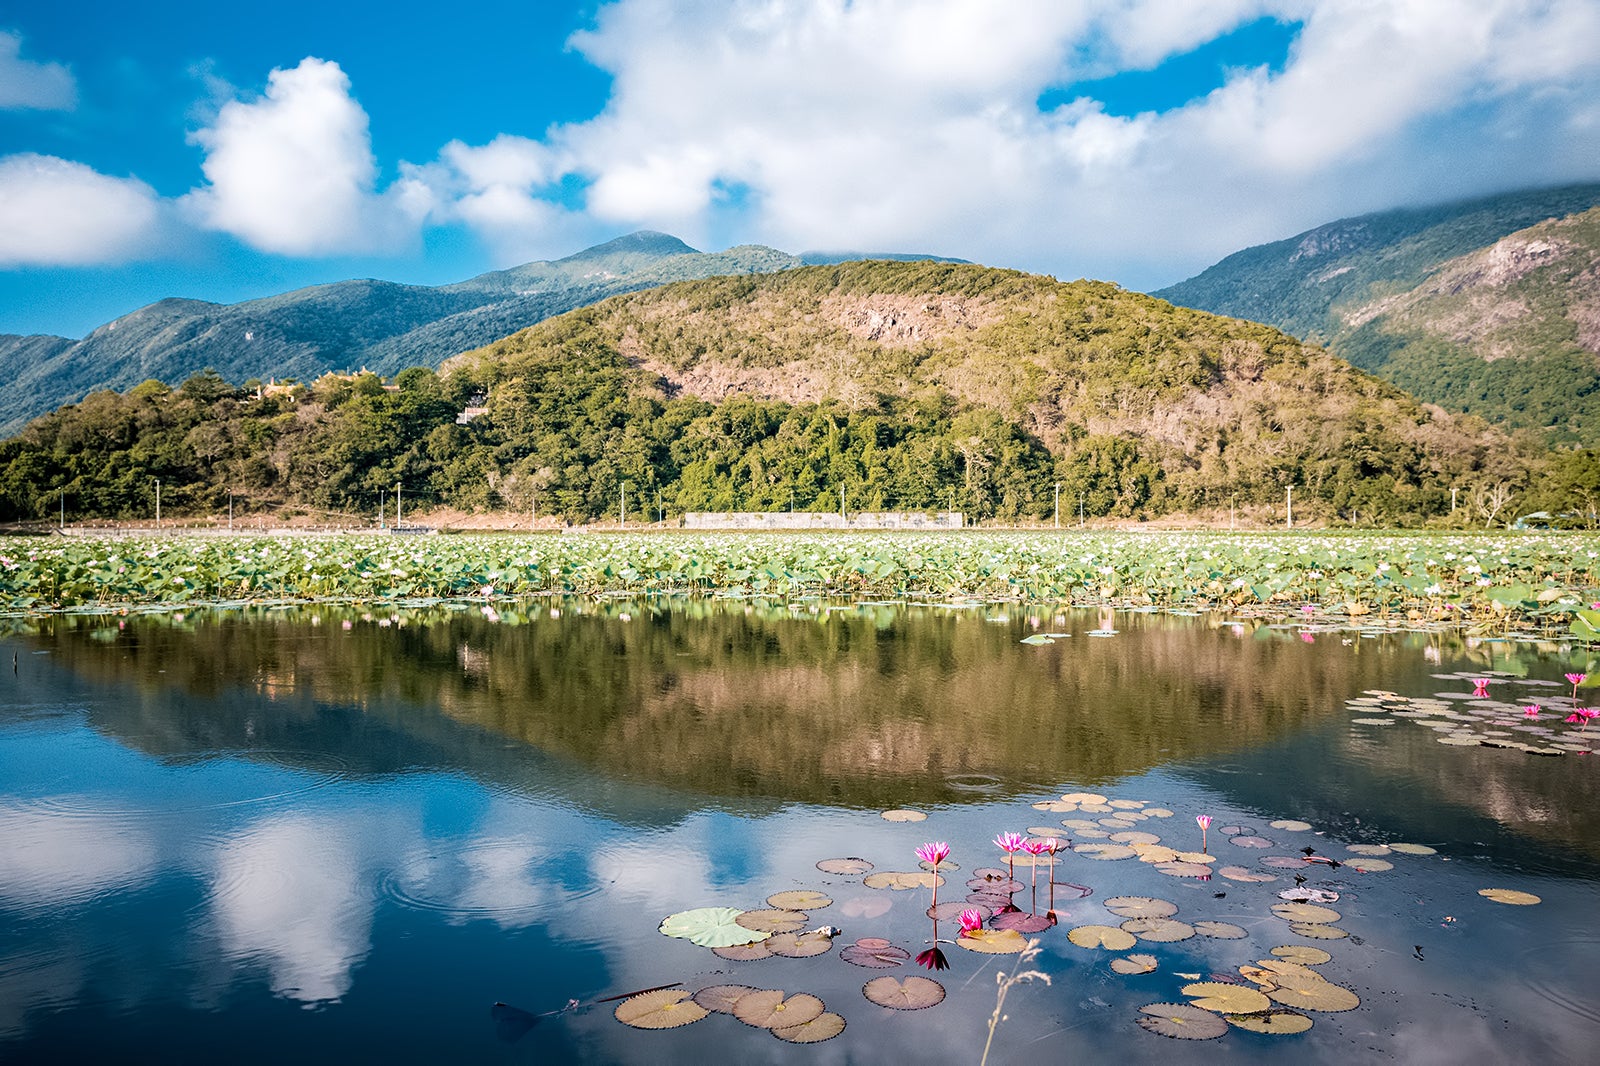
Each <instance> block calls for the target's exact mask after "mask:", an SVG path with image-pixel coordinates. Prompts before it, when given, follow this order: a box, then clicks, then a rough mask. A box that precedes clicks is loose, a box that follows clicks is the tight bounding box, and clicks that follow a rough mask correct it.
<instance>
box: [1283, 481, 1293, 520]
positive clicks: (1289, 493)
mask: <svg viewBox="0 0 1600 1066" xmlns="http://www.w3.org/2000/svg"><path fill="white" fill-rule="evenodd" d="M1284 492H1285V497H1284V498H1285V500H1286V501H1287V502H1286V503H1285V505H1284V512H1283V520H1284V528H1285V529H1293V528H1294V484H1293V482H1291V483H1290V484H1288V485H1285V486H1284Z"/></svg>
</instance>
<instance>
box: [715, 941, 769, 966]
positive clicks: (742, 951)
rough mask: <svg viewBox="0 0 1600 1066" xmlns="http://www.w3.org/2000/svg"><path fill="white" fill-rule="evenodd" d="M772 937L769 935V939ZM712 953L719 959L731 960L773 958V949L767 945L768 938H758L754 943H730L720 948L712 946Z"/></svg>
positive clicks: (749, 960) (753, 960)
mask: <svg viewBox="0 0 1600 1066" xmlns="http://www.w3.org/2000/svg"><path fill="white" fill-rule="evenodd" d="M770 939H772V938H771V937H768V938H767V940H770ZM711 954H713V955H715V956H716V957H717V958H719V959H727V960H728V961H729V962H755V961H756V960H757V959H770V958H772V949H771V948H769V947H767V941H766V940H758V941H756V942H755V943H754V944H728V945H726V946H724V947H720V948H712V949H711Z"/></svg>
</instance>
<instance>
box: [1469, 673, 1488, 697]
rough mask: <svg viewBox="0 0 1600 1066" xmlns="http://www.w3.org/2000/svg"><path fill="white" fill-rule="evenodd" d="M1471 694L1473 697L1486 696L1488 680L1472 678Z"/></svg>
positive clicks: (1485, 678)
mask: <svg viewBox="0 0 1600 1066" xmlns="http://www.w3.org/2000/svg"><path fill="white" fill-rule="evenodd" d="M1472 694H1473V695H1474V696H1487V695H1488V694H1489V679H1488V678H1487V677H1475V678H1473V679H1472Z"/></svg>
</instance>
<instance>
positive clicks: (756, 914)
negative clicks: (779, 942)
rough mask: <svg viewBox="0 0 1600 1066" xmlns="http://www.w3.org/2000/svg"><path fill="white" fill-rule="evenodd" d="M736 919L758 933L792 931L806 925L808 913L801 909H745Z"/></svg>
mask: <svg viewBox="0 0 1600 1066" xmlns="http://www.w3.org/2000/svg"><path fill="white" fill-rule="evenodd" d="M734 921H735V922H736V923H738V924H739V925H742V926H744V927H745V928H746V929H751V930H754V931H755V932H758V933H792V932H794V931H795V930H796V929H800V928H802V927H804V926H805V924H806V921H807V918H806V915H804V914H802V913H800V912H799V911H781V910H757V911H745V912H743V913H742V914H740V915H739V917H737V918H735V919H734Z"/></svg>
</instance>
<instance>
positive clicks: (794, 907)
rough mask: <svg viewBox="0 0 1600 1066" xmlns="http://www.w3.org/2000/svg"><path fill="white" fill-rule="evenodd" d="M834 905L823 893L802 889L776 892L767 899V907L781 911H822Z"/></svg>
mask: <svg viewBox="0 0 1600 1066" xmlns="http://www.w3.org/2000/svg"><path fill="white" fill-rule="evenodd" d="M832 905H833V900H831V899H829V898H828V897H827V896H824V895H823V894H822V893H821V892H813V891H811V890H810V889H806V888H800V889H794V890H792V891H789V892H775V893H773V894H772V895H770V896H768V897H767V906H769V907H775V908H776V909H778V910H780V911H820V910H821V909H822V908H824V907H830V906H832Z"/></svg>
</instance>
